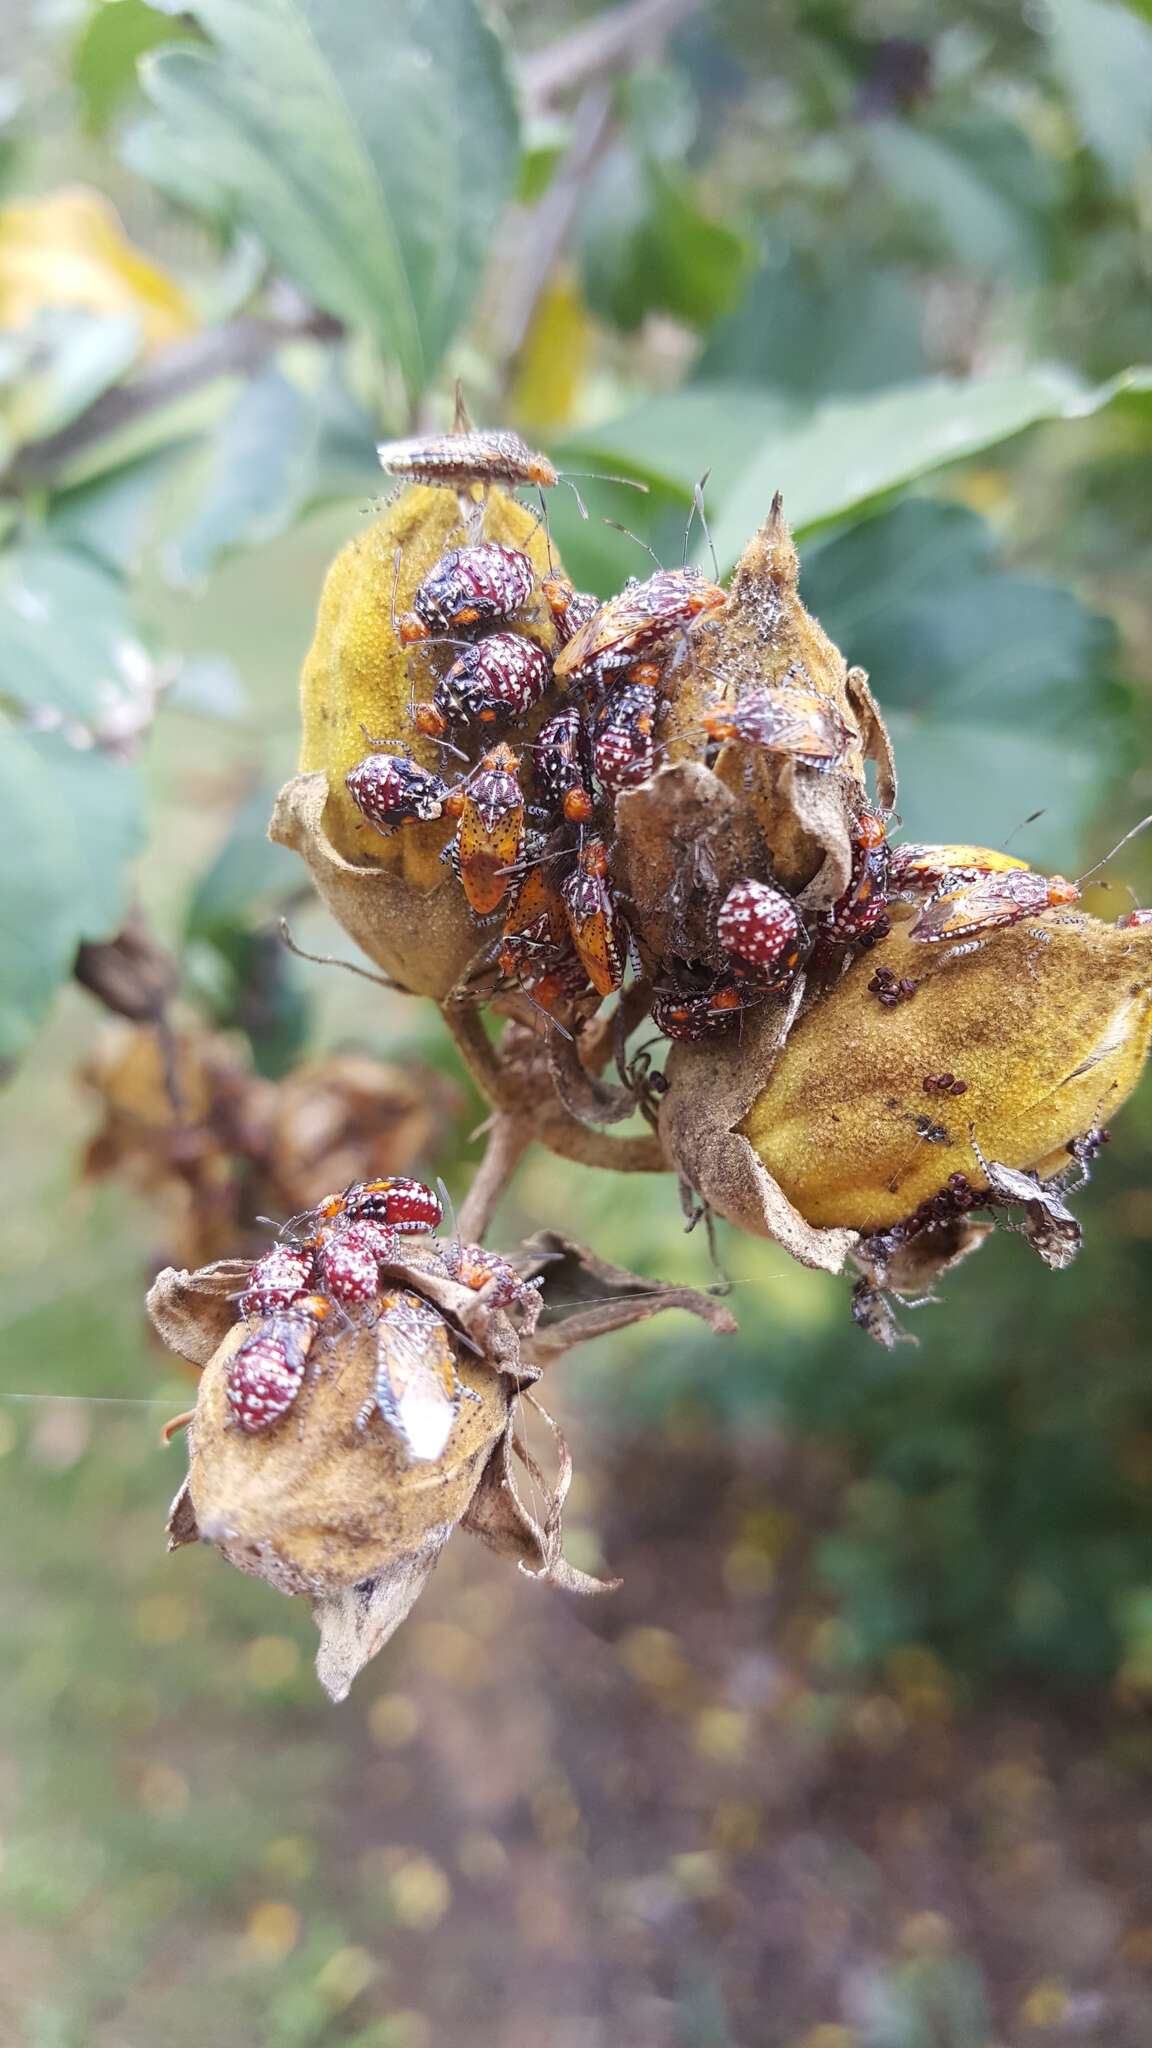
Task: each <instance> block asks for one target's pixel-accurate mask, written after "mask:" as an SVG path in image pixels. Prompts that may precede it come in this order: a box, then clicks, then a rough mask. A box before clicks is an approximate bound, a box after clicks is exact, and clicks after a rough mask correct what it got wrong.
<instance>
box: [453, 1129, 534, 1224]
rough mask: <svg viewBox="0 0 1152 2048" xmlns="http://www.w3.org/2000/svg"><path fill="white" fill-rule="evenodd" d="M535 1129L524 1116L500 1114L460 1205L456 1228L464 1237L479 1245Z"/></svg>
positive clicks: (490, 1131)
mask: <svg viewBox="0 0 1152 2048" xmlns="http://www.w3.org/2000/svg"><path fill="white" fill-rule="evenodd" d="M532 1139H533V1131H532V1126H531V1125H530V1124H529V1123H527V1122H525V1120H524V1119H523V1118H522V1117H514V1116H503V1115H501V1114H500V1113H499V1112H498V1113H497V1115H496V1117H495V1119H494V1121H493V1124H492V1127H491V1129H490V1130H489V1133H488V1143H487V1146H486V1147H485V1151H484V1157H483V1159H482V1160H481V1161H480V1164H479V1166H478V1167H477V1169H476V1174H475V1177H474V1179H473V1182H472V1185H471V1187H470V1188H469V1190H468V1193H467V1194H466V1195H465V1197H464V1200H463V1202H462V1203H461V1205H460V1214H459V1216H458V1217H457V1219H456V1227H457V1229H458V1231H459V1232H460V1235H461V1237H462V1238H467V1239H469V1240H470V1241H471V1242H473V1243H477V1242H480V1241H481V1240H482V1239H483V1237H484V1233H485V1231H486V1230H487V1228H488V1226H489V1224H490V1223H491V1221H492V1217H493V1215H494V1213H495V1210H496V1206H497V1203H498V1202H499V1200H500V1197H501V1195H502V1194H503V1193H504V1190H505V1188H506V1187H507V1185H508V1183H509V1181H510V1180H511V1178H512V1175H513V1174H514V1173H515V1171H516V1168H517V1167H518V1166H519V1164H520V1161H521V1159H522V1158H523V1156H524V1154H525V1152H526V1151H527V1150H528V1147H529V1145H530V1144H531V1143H532Z"/></svg>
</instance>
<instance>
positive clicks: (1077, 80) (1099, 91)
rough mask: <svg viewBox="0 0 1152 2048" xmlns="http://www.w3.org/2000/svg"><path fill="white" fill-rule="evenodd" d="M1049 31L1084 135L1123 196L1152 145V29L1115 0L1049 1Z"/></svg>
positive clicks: (1056, 62) (1044, 20) (1057, 65)
mask: <svg viewBox="0 0 1152 2048" xmlns="http://www.w3.org/2000/svg"><path fill="white" fill-rule="evenodd" d="M1041 25H1042V27H1043V29H1044V31H1045V33H1046V34H1047V36H1048V41H1049V47H1050V49H1051V52H1052V62H1053V64H1054V66H1055V68H1056V71H1057V73H1058V75H1059V77H1060V78H1061V80H1062V82H1063V85H1064V89H1065V91H1066V92H1067V94H1068V97H1069V99H1070V100H1071V102H1072V105H1073V107H1074V108H1075V111H1076V118H1077V121H1078V122H1079V125H1080V132H1081V134H1082V135H1083V137H1084V140H1085V142H1086V143H1087V144H1088V146H1089V148H1090V149H1092V150H1094V151H1095V153H1096V155H1097V156H1098V157H1099V158H1100V160H1101V162H1102V163H1103V164H1104V165H1105V166H1106V168H1107V170H1108V172H1109V174H1110V176H1111V178H1112V181H1113V183H1114V184H1115V185H1116V186H1118V187H1119V188H1120V189H1121V190H1123V189H1124V188H1125V187H1126V186H1127V185H1128V183H1129V181H1130V180H1131V178H1132V176H1133V174H1134V173H1135V171H1136V169H1137V167H1138V165H1139V163H1140V160H1141V158H1142V157H1144V156H1145V155H1146V154H1147V152H1148V150H1149V148H1150V147H1152V27H1150V26H1149V25H1148V23H1147V22H1144V21H1141V20H1139V19H1138V18H1137V16H1136V15H1135V14H1133V13H1132V11H1131V9H1130V8H1128V7H1121V6H1117V5H1116V4H1114V0H1048V4H1047V5H1046V6H1045V7H1044V9H1043V11H1042V17H1041Z"/></svg>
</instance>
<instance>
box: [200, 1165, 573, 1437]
mask: <svg viewBox="0 0 1152 2048" xmlns="http://www.w3.org/2000/svg"><path fill="white" fill-rule="evenodd" d="M442 1221H443V1204H442V1202H441V1199H440V1197H439V1196H438V1195H437V1194H436V1193H435V1191H434V1190H433V1189H432V1188H430V1187H427V1186H425V1184H424V1182H423V1181H418V1180H410V1179H408V1178H406V1177H405V1176H403V1175H393V1176H391V1177H389V1178H387V1179H383V1180H371V1181H359V1182H356V1183H354V1185H353V1186H351V1187H348V1188H345V1189H344V1191H343V1193H342V1194H337V1195H331V1196H329V1197H328V1198H327V1199H326V1200H324V1201H322V1202H320V1203H318V1204H317V1206H316V1207H315V1208H314V1209H310V1210H308V1211H307V1212H306V1213H305V1214H304V1215H302V1216H296V1217H293V1218H292V1220H291V1221H290V1222H289V1223H287V1224H285V1225H284V1227H283V1230H282V1231H281V1233H280V1236H279V1237H278V1238H277V1240H276V1242H275V1243H274V1244H273V1245H272V1246H271V1247H270V1249H269V1250H268V1251H266V1252H265V1253H264V1254H263V1256H262V1257H261V1258H259V1259H257V1260H256V1261H255V1262H254V1264H253V1266H252V1269H251V1272H250V1273H249V1275H248V1281H247V1285H246V1287H245V1289H244V1291H243V1293H242V1294H241V1295H240V1297H239V1299H238V1302H237V1307H238V1311H239V1314H240V1317H241V1319H242V1321H243V1322H244V1323H245V1324H246V1325H247V1330H246V1334H245V1336H244V1337H243V1339H242V1341H241V1343H240V1344H239V1345H238V1347H237V1349H236V1350H235V1352H234V1353H233V1355H232V1357H231V1359H230V1360H229V1363H228V1369H227V1375H226V1380H225V1393H226V1396H227V1400H228V1405H229V1408H230V1409H231V1412H232V1416H233V1418H234V1420H235V1423H236V1426H237V1427H238V1428H239V1429H241V1430H243V1431H244V1432H245V1433H246V1434H247V1435H250V1436H259V1435H263V1434H264V1433H265V1432H266V1431H268V1430H270V1429H273V1428H275V1426H276V1424H277V1423H279V1422H281V1421H283V1419H284V1417H285V1416H286V1415H287V1414H288V1413H289V1411H290V1410H291V1409H292V1408H293V1407H294V1406H295V1403H296V1401H297V1399H298V1397H299V1395H300V1393H301V1390H302V1388H303V1386H304V1383H305V1379H306V1377H307V1374H308V1371H309V1369H310V1368H319V1366H320V1360H321V1358H322V1353H323V1350H324V1341H325V1338H326V1337H328V1336H331V1335H332V1334H334V1333H335V1332H337V1331H339V1330H343V1329H347V1328H348V1326H349V1325H350V1324H359V1325H362V1326H364V1327H371V1328H372V1329H373V1330H374V1331H375V1343H376V1371H375V1380H374V1385H373V1392H372V1395H371V1396H370V1398H369V1399H368V1401H366V1402H365V1404H364V1407H363V1408H362V1409H361V1412H360V1416H359V1423H360V1426H361V1427H362V1428H366V1427H367V1426H368V1424H369V1423H370V1422H371V1420H372V1418H373V1416H374V1415H377V1414H379V1415H380V1416H382V1417H383V1419H384V1421H385V1423H387V1425H388V1426H389V1428H390V1429H392V1430H393V1431H394V1433H395V1434H396V1436H397V1437H398V1438H399V1440H400V1442H401V1443H402V1445H403V1446H404V1448H405V1450H406V1452H407V1453H408V1455H409V1457H411V1458H418V1459H434V1458H438V1457H440V1455H441V1453H442V1452H443V1450H444V1447H445V1445H446V1443H447V1441H448V1437H449V1434H450V1432H451V1429H452V1424H453V1422H454V1421H455V1419H456V1414H457V1411H458V1409H459V1407H460V1401H461V1398H462V1391H463V1390H462V1388H461V1383H460V1378H459V1375H458V1373H457V1370H456V1350H455V1347H456V1346H457V1345H458V1344H461V1343H466V1342H467V1339H466V1338H465V1337H464V1336H463V1334H462V1332H460V1331H457V1330H454V1329H452V1328H451V1327H450V1325H449V1324H448V1323H447V1322H446V1320H445V1318H444V1317H443V1316H442V1315H441V1314H440V1312H439V1311H438V1310H437V1309H435V1308H434V1307H433V1306H432V1304H431V1303H430V1302H428V1301H426V1300H425V1299H424V1297H423V1296H422V1295H420V1294H419V1293H416V1292H414V1291H413V1290H412V1288H411V1287H404V1286H389V1285H388V1284H387V1279H386V1277H385V1275H384V1274H383V1273H382V1271H381V1268H382V1267H387V1266H388V1265H389V1264H394V1263H396V1262H397V1261H400V1260H403V1261H404V1262H405V1263H411V1260H412V1257H413V1255H414V1254H418V1258H419V1260H422V1261H423V1262H425V1263H427V1265H428V1268H429V1271H435V1272H439V1273H440V1274H441V1275H443V1276H445V1277H448V1278H450V1279H453V1280H455V1281H456V1282H458V1284H459V1285H461V1286H464V1287H468V1288H471V1289H472V1290H473V1292H475V1293H480V1292H481V1291H482V1290H487V1291H486V1293H485V1300H486V1301H487V1302H488V1303H489V1304H490V1305H491V1306H492V1307H494V1308H508V1307H511V1306H512V1305H514V1304H520V1305H522V1306H523V1307H525V1308H526V1309H527V1310H528V1312H529V1316H530V1317H531V1315H532V1314H533V1313H534V1312H535V1310H536V1308H537V1305H538V1300H539V1296H538V1294H537V1291H536V1288H535V1286H534V1285H533V1284H532V1283H528V1282H525V1281H523V1280H522V1279H521V1277H520V1275H519V1274H518V1273H517V1272H516V1270H515V1268H514V1267H513V1266H512V1265H510V1264H509V1262H508V1260H507V1259H505V1258H502V1257H501V1255H500V1253H499V1252H492V1251H487V1250H485V1248H484V1247H483V1246H482V1245H475V1244H462V1243H460V1241H459V1240H458V1239H452V1240H450V1241H446V1240H444V1239H440V1238H435V1237H434V1235H433V1234H434V1233H435V1232H436V1230H437V1229H438V1228H439V1226H440V1224H441V1222H442ZM421 1239H423V1240H424V1243H423V1245H422V1246H420V1245H418V1244H417V1243H414V1240H421Z"/></svg>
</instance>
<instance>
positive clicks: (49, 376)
mask: <svg viewBox="0 0 1152 2048" xmlns="http://www.w3.org/2000/svg"><path fill="white" fill-rule="evenodd" d="M5 340H6V341H7V342H8V343H9V346H8V348H7V349H6V352H5V360H4V363H3V366H2V369H0V419H2V420H3V424H4V430H5V434H6V436H7V438H8V439H9V441H10V442H12V443H14V444H16V445H17V446H19V445H20V444H21V443H23V442H26V441H38V440H41V439H43V438H44V437H45V436H46V435H48V434H55V433H58V432H59V431H60V429H61V428H62V427H66V426H68V425H69V423H70V422H71V421H72V420H74V419H76V418H77V417H78V415H79V414H80V413H82V412H86V411H87V409H88V407H89V406H90V405H91V404H92V402H93V400H94V399H96V398H99V397H100V395H101V393H102V392H104V391H107V390H108V389H109V387H110V386H111V385H113V384H115V383H116V382H118V380H119V379H120V378H121V377H122V376H123V375H124V373H125V371H126V370H128V369H130V368H131V366H132V364H133V363H134V362H135V361H136V358H137V356H138V355H139V353H140V344H141V328H140V322H139V320H137V319H136V318H135V317H134V316H133V315H132V314H115V315H110V314H105V313H87V312H81V311H80V310H79V309H77V308H73V307H67V308H65V307H62V306H61V307H55V306H54V307H48V308H45V309H44V310H43V311H41V312H39V313H37V315H36V317H35V319H34V320H32V321H31V322H30V323H29V324H28V326H27V327H22V328H21V329H20V330H19V331H18V333H17V334H15V335H12V336H5Z"/></svg>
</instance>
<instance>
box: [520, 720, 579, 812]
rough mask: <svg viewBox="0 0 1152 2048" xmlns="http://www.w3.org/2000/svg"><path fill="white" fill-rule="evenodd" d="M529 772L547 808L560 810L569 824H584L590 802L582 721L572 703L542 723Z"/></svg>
mask: <svg viewBox="0 0 1152 2048" xmlns="http://www.w3.org/2000/svg"><path fill="white" fill-rule="evenodd" d="M532 774H533V778H534V780H535V783H536V789H537V793H538V795H539V796H540V798H541V799H542V801H543V802H544V803H545V804H546V805H547V806H548V808H549V809H550V810H553V811H559V812H560V814H561V816H562V817H564V818H565V819H567V821H568V823H569V824H572V825H584V824H587V822H588V820H589V818H591V816H592V811H593V802H592V792H591V789H590V788H589V786H588V772H587V768H586V765H585V746H584V721H583V719H582V717H581V715H580V712H579V711H578V709H577V707H576V706H575V704H569V705H566V706H565V708H564V710H563V711H558V712H557V713H556V716H555V717H554V718H550V719H549V720H548V721H547V723H546V724H545V725H542V726H541V728H540V731H539V732H538V734H537V736H536V739H535V742H534V744H533V747H532Z"/></svg>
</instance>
